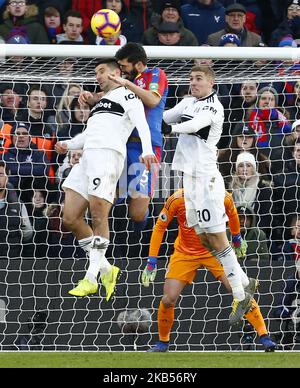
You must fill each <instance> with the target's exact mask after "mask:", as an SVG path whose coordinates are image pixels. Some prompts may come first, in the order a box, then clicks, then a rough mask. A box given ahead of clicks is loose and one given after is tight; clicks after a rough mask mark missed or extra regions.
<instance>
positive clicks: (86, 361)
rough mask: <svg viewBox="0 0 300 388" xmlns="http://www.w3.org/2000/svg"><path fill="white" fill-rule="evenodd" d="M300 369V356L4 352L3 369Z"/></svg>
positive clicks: (206, 353) (0, 364) (278, 354)
mask: <svg viewBox="0 0 300 388" xmlns="http://www.w3.org/2000/svg"><path fill="white" fill-rule="evenodd" d="M16 367H18V368H116V367H117V368H149V367H151V368H178V367H180V368H300V353H291V352H276V353H264V352H254V353H250V352H249V353H248V352H244V353H240V352H237V353H235V352H232V353H219V352H218V353H210V352H205V353H197V352H191V353H188V352H184V353H180V352H169V353H156V354H153V353H152V354H150V353H143V352H136V353H134V352H110V353H109V352H93V353H85V352H11V353H6V352H3V353H1V352H0V368H16Z"/></svg>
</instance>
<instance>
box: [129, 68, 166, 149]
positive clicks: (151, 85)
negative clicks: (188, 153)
mask: <svg viewBox="0 0 300 388" xmlns="http://www.w3.org/2000/svg"><path fill="white" fill-rule="evenodd" d="M134 83H135V84H136V85H137V86H139V87H140V88H142V89H144V90H151V91H152V92H153V93H156V94H158V95H159V96H160V97H161V100H160V103H159V104H158V105H157V106H156V107H155V108H148V107H146V106H145V114H146V118H147V122H148V125H149V127H150V132H151V141H152V146H159V147H161V146H162V134H161V124H162V118H163V113H164V109H165V105H166V101H167V95H168V80H167V76H166V74H165V72H164V71H163V70H162V69H159V68H157V67H154V68H153V69H149V68H146V69H145V71H143V73H141V74H139V75H138V76H137V77H136V78H135V80H134ZM132 136H138V133H137V130H136V129H135V130H134V131H133V133H132Z"/></svg>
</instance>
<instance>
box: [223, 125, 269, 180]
mask: <svg viewBox="0 0 300 388" xmlns="http://www.w3.org/2000/svg"><path fill="white" fill-rule="evenodd" d="M256 138H257V136H256V133H255V131H254V130H253V129H252V128H251V127H250V126H249V125H247V124H244V123H237V124H236V125H235V127H234V129H233V131H232V137H231V139H232V140H231V144H230V146H229V147H228V148H225V149H222V150H219V155H218V162H219V170H220V172H221V174H222V175H223V178H224V180H225V182H228V181H229V180H230V179H231V177H232V176H233V174H234V173H235V167H236V160H237V157H238V155H239V154H240V153H241V152H242V151H247V152H250V153H251V154H252V155H253V156H254V157H255V160H256V161H257V165H258V172H259V173H260V175H261V177H262V178H263V179H264V180H267V181H271V174H270V165H271V163H270V160H269V159H268V158H267V156H266V155H264V154H263V153H262V152H260V151H259V149H258V148H257V145H256Z"/></svg>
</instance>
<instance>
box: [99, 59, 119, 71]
mask: <svg viewBox="0 0 300 388" xmlns="http://www.w3.org/2000/svg"><path fill="white" fill-rule="evenodd" d="M99 65H107V66H108V67H110V68H112V69H119V70H120V65H119V64H118V62H117V61H116V59H115V58H101V59H99V60H98V61H97V62H96V64H95V68H97V67H98V66H99Z"/></svg>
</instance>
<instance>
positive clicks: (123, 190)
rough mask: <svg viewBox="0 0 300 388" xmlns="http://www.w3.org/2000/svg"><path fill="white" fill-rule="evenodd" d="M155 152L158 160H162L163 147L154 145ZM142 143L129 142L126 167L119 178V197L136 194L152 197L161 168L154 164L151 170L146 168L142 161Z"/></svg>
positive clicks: (132, 196)
mask: <svg viewBox="0 0 300 388" xmlns="http://www.w3.org/2000/svg"><path fill="white" fill-rule="evenodd" d="M153 152H154V154H155V156H156V157H157V160H158V161H159V162H160V160H161V147H159V146H153ZM141 154H142V144H141V143H140V142H129V143H127V158H126V161H125V168H124V171H123V173H122V175H121V178H120V180H119V199H122V198H123V199H124V198H126V197H127V196H129V197H131V198H134V197H135V196H136V195H140V194H142V195H144V196H148V197H152V196H153V193H154V187H155V184H156V181H157V178H158V173H159V168H158V166H153V169H152V170H151V172H149V171H147V170H146V169H145V165H144V164H143V163H141V162H140V159H139V157H140V155H141Z"/></svg>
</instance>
